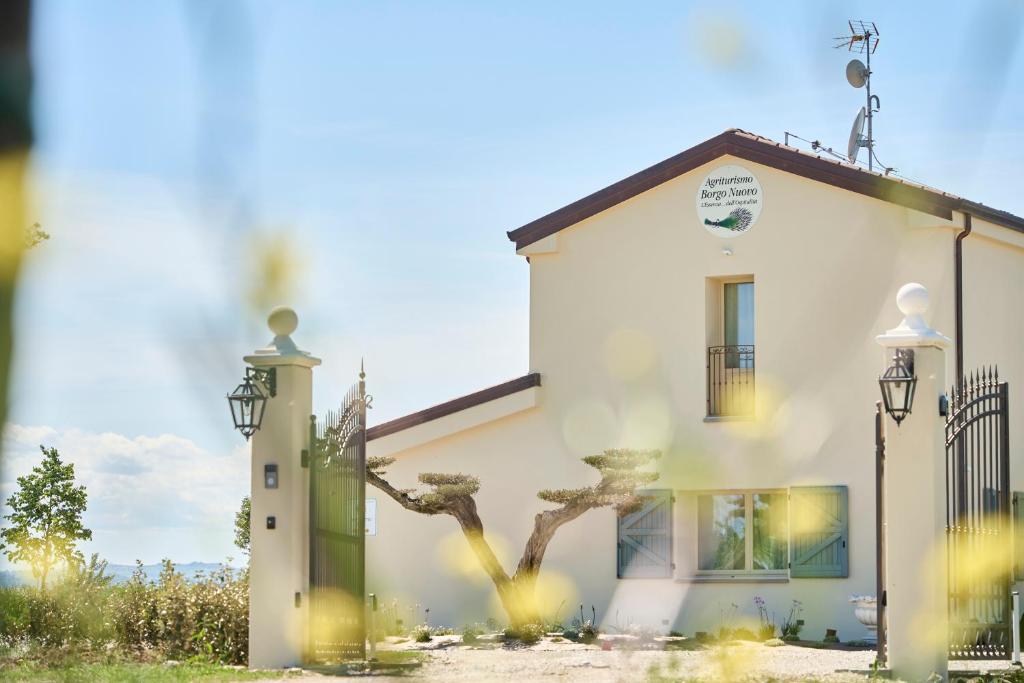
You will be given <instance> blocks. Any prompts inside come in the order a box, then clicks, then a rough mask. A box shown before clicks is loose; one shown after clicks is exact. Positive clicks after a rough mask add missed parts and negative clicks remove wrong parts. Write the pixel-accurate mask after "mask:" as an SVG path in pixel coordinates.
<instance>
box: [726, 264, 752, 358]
mask: <svg viewBox="0 0 1024 683" xmlns="http://www.w3.org/2000/svg"><path fill="white" fill-rule="evenodd" d="M724 287H725V289H724V295H725V297H724V299H725V310H724V318H725V329H724V330H723V331H724V333H725V335H724V339H725V345H726V346H753V345H754V283H753V282H727V283H725V285H724ZM751 362H752V359H751V358H750V357H749V356H748V355H746V354H740V353H731V354H727V356H726V367H727V368H749V367H750V366H751Z"/></svg>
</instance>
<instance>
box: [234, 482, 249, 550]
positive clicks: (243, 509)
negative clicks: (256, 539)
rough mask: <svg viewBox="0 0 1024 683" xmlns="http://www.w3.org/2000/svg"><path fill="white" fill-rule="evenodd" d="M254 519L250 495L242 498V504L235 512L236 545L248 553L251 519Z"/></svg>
mask: <svg viewBox="0 0 1024 683" xmlns="http://www.w3.org/2000/svg"><path fill="white" fill-rule="evenodd" d="M251 519H252V500H251V499H250V498H249V496H246V497H245V498H242V505H241V506H240V507H239V508H238V512H236V513H235V545H236V546H238V547H239V548H241V549H242V552H244V553H245V554H246V555H248V554H249V546H250V542H251V541H250V539H251V535H250V531H249V529H250V526H249V524H250V521H251Z"/></svg>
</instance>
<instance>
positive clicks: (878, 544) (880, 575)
mask: <svg viewBox="0 0 1024 683" xmlns="http://www.w3.org/2000/svg"><path fill="white" fill-rule="evenodd" d="M883 424H884V422H883V420H882V402H881V401H877V402H876V403H875V610H876V616H875V621H876V622H877V625H876V626H875V632H876V633H877V634H878V635H877V648H878V649H877V652H876V654H875V661H876V662H877V663H878V665H879V666H884V665H885V663H886V657H885V486H884V482H885V434H884V433H883V431H882V430H883V427H882V425H883Z"/></svg>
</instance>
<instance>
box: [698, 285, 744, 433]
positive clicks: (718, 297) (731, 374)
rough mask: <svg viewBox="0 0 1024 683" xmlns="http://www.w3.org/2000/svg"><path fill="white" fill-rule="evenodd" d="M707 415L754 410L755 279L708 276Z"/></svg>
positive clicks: (742, 412) (732, 415) (715, 416)
mask: <svg viewBox="0 0 1024 683" xmlns="http://www.w3.org/2000/svg"><path fill="white" fill-rule="evenodd" d="M707 320H708V330H707V339H708V354H707V390H708V396H707V415H708V417H712V418H719V417H741V416H742V417H749V416H751V415H753V414H754V282H753V277H751V276H749V275H748V276H732V277H723V278H709V279H708V316H707Z"/></svg>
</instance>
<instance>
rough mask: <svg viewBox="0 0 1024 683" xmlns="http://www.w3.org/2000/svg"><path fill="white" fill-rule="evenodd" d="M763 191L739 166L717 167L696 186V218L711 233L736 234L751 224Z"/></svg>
mask: <svg viewBox="0 0 1024 683" xmlns="http://www.w3.org/2000/svg"><path fill="white" fill-rule="evenodd" d="M763 205H764V192H762V190H761V183H759V182H757V178H755V177H754V174H753V173H751V172H750V171H748V170H747V169H745V168H743V167H742V166H719V167H718V168H716V169H715V170H713V171H711V173H709V174H708V175H707V177H706V178H704V181H703V182H701V184H700V187H698V188H697V218H699V219H700V222H701V223H702V224H703V225H704V227H705V228H707V230H708V232H710V233H711V234H712V235H718V236H719V237H735V236H736V235H742V234H743V233H745V232H747V231H748V230H750V229H751V228H752V227H754V223H756V222H757V217H758V216H760V215H761V207H762V206H763Z"/></svg>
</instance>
